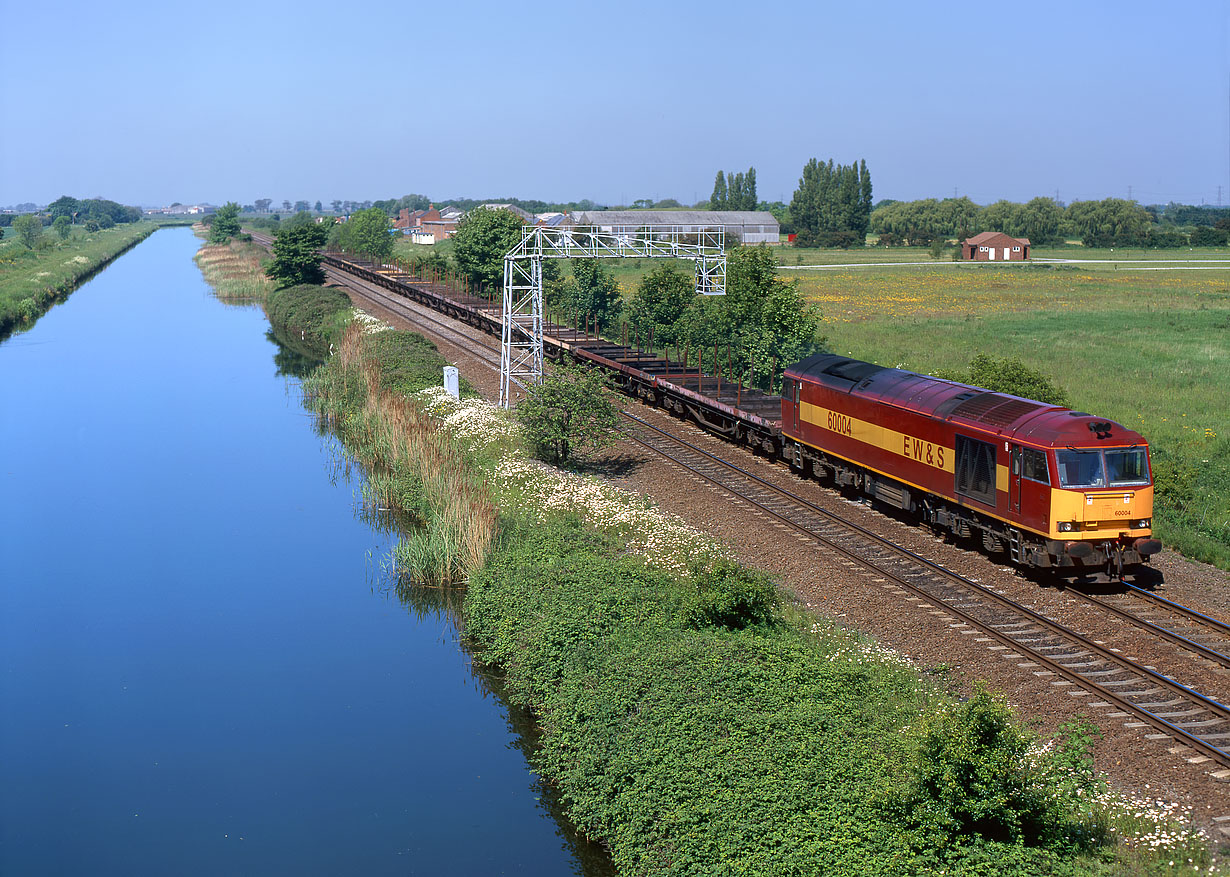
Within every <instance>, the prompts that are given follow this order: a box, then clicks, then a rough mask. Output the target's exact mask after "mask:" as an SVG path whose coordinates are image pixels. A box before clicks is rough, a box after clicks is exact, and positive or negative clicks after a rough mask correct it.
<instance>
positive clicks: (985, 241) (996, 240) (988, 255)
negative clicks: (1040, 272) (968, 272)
mask: <svg viewBox="0 0 1230 877" xmlns="http://www.w3.org/2000/svg"><path fill="white" fill-rule="evenodd" d="M961 258H962V259H967V260H970V261H974V262H1024V261H1025V260H1026V259H1028V258H1029V238H1014V237H1009V236H1008V235H1006V234H1004V233H1003V232H1002V231H984V232H982V233H981V234H976V235H974V236H973V237H972V238H967V239H966V240H963V241H961Z"/></svg>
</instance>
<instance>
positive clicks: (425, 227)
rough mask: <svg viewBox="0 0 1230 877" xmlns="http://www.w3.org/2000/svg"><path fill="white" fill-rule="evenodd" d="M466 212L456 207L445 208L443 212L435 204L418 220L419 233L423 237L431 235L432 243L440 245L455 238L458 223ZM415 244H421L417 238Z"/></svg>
mask: <svg viewBox="0 0 1230 877" xmlns="http://www.w3.org/2000/svg"><path fill="white" fill-rule="evenodd" d="M464 215H465V214H464V211H462V210H460V209H458V208H456V207H445V208H444V209H443V210H437V209H436V206H435V205H434V204H432V205H430V206H429V207H428V209H427V211H426V212H425V213H424V214H423V215H422V216H420V217H419V218H418V223H419V224H418V232H419V234H423V235H427V234H429V235H431V240H432V243H436V244H438V243H440V241H443V240H447V239H448V238H451V237H452V236H453V232H455V231H456V230H457V223H458V222H460V221H461V217H462V216H464ZM415 242H416V243H418V242H419V238H418V237H417V236H416V238H415Z"/></svg>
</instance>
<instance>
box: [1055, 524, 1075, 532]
mask: <svg viewBox="0 0 1230 877" xmlns="http://www.w3.org/2000/svg"><path fill="white" fill-rule="evenodd" d="M1074 529H1076V525H1075V524H1073V523H1072V522H1071V521H1060V522H1059V532H1060V533H1071V532H1072V531H1073V530H1074Z"/></svg>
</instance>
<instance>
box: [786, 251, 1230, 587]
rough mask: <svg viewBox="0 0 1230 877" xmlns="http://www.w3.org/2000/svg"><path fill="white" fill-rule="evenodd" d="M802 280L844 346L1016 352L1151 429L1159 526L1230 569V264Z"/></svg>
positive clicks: (1096, 406)
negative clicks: (1212, 267) (1217, 267)
mask: <svg viewBox="0 0 1230 877" xmlns="http://www.w3.org/2000/svg"><path fill="white" fill-rule="evenodd" d="M783 273H784V274H789V272H783ZM800 273H801V272H800ZM799 284H800V288H801V289H802V291H803V293H804V296H805V297H806V298H807V300H808V301H811V302H814V303H815V304H816V305H817V306H818V307H819V308H820V309H821V311H822V312H823V314H824V321H825V326H826V329H827V334H828V338H829V342H830V344H831V345H832V347H833V349H834V350H836V351H837V352H839V353H844V354H847V355H850V356H854V357H856V358H859V359H866V360H870V361H872V362H878V363H881V364H884V365H892V366H900V367H903V368H908V369H913V370H916V371H924V372H930V371H934V370H936V369H952V368H963V367H965V366H966V365H967V364H968V363H969V360H970V359H971V358H972V357H973V356H974V355H975V354H977V353H979V352H985V353H990V354H993V355H995V356H1010V357H1015V358H1017V359H1020V360H1021V361H1023V362H1025V363H1026V364H1028V365H1030V366H1032V367H1034V368H1037V369H1039V370H1041V371H1042V372H1044V373H1045V374H1046V375H1048V376H1049V377H1051V378H1052V379H1053V380H1054V381H1055V382H1056V383H1058V384H1059V385H1061V386H1062V387H1064V389H1066V390H1067V391H1068V393H1069V395H1070V396H1071V398H1072V400H1073V404H1074V405H1075V406H1076V407H1077V408H1081V409H1083V410H1086V411H1089V412H1091V413H1095V414H1099V415H1104V416H1107V417H1111V418H1113V419H1115V420H1117V421H1119V422H1121V423H1123V424H1124V425H1126V426H1130V427H1132V428H1134V429H1137V430H1139V431H1140V432H1141V433H1143V434H1144V435H1145V437H1146V438H1147V439H1148V440H1149V442H1150V444H1151V445H1152V446H1153V449H1154V457H1155V470H1156V471H1155V475H1156V476H1157V477H1158V482H1159V500H1158V506H1159V507H1158V509H1157V514H1156V517H1157V530H1158V533H1159V535H1160V536H1161V538H1162V539H1163V541H1164V542H1166V543H1167V544H1169V545H1170V546H1172V547H1175V548H1178V549H1179V550H1182V551H1183V552H1184V553H1186V554H1189V555H1191V556H1193V557H1197V558H1199V559H1202V560H1207V561H1210V562H1213V563H1217V564H1218V565H1220V566H1222V567H1223V568H1230V268H1227V269H1226V270H1216V271H1178V270H1176V271H1142V270H1132V269H1130V268H1127V267H1126V266H1120V270H1114V271H1106V270H1088V269H1086V268H1084V267H1074V266H1063V267H1057V268H1048V267H1042V266H1034V267H1024V268H1016V269H1007V270H1004V269H1002V268H994V267H987V268H971V269H968V270H953V269H951V268H949V269H941V268H926V267H919V268H910V269H903V268H857V269H850V270H847V271H826V272H812V273H808V274H806V275H804V276H801V277H800V278H799Z"/></svg>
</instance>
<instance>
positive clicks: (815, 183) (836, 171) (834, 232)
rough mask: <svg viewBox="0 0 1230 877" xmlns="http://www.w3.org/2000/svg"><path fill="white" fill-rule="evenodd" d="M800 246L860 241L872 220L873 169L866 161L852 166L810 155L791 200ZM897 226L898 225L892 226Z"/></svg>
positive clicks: (846, 244) (849, 243)
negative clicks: (823, 161) (869, 168)
mask: <svg viewBox="0 0 1230 877" xmlns="http://www.w3.org/2000/svg"><path fill="white" fill-rule="evenodd" d="M790 216H791V218H792V219H793V221H794V226H795V230H796V232H797V233H798V235H799V238H798V240H797V241H796V243H798V244H799V245H801V246H816V245H822V246H833V245H839V246H840V245H845V246H849V245H851V244H860V243H862V241H864V240H865V239H866V236H867V229H868V226H869V225H870V222H871V173H870V172H869V171H868V170H867V162H866V161H860V162H859V163H858V164H851V165H849V166H844V165H839V164H834V163H833V160H832V159H831V158H830V159H829V160H828V162H827V163H823V164H822V163H820V162H819V161H817V160H816V159H814V158H813V159H811V160H810V161H808V162H807V164H805V165H804V166H803V176H802V177H800V178H799V187H798V189H796V190H795V193H794V197H793V198H792V199H791V200H790ZM889 230H894V231H895V229H889Z"/></svg>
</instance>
